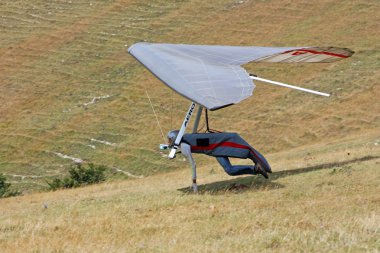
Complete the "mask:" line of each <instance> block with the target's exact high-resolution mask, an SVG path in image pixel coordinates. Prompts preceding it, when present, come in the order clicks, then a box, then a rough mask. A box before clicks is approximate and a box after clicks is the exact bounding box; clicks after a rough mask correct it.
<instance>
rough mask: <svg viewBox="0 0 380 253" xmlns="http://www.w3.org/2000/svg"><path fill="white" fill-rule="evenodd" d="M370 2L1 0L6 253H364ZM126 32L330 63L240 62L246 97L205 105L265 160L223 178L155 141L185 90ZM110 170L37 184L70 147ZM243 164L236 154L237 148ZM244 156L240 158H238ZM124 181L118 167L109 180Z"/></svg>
mask: <svg viewBox="0 0 380 253" xmlns="http://www.w3.org/2000/svg"><path fill="white" fill-rule="evenodd" d="M378 13H380V4H379V3H378V1H375V0H372V1H364V0H353V1H333V0H322V1H300V0H297V1H290V0H284V1H279V0H263V1H245V0H242V1H236V0H218V1H200V0H187V1H163V0H154V1H137V0H136V1H133V0H109V1H100V0H94V1H68V0H59V1H43V0H34V1H21V0H13V1H9V0H5V1H1V3H0V27H1V33H0V41H1V43H0V55H1V60H0V77H1V78H0V99H1V104H0V143H1V144H0V173H3V174H4V175H5V176H6V177H7V179H8V180H9V181H10V182H11V183H12V186H13V187H14V188H16V189H18V190H22V191H23V192H24V196H20V197H15V198H7V199H0V248H1V249H2V251H5V252H15V251H22V252H25V251H32V252H34V251H35V252H52V251H53V252H54V251H57V252H61V251H62V252H66V251H68V252H78V251H86V252H89V251H91V252H104V251H106V250H107V251H110V252H126V251H127V252H129V251H130V252H146V251H148V252H151V251H153V252H160V251H161V252H179V251H182V252H189V251H192V250H196V251H201V252H221V251H225V252H232V251H234V252H235V251H236V252H254V251H275V252H278V251H285V252H286V251H292V252H294V251H306V252H311V251H313V252H321V251H329V252H330V251H331V252H349V251H351V252H358V251H363V252H364V251H366V252H372V251H373V252H376V251H380V248H379V246H378V245H379V239H378V238H379V231H378V228H379V226H380V218H379V214H378V211H377V210H378V209H379V197H378V192H379V190H380V189H379V182H380V180H379V179H380V178H379V177H380V173H379V168H380V166H379V162H380V161H379V157H380V145H379V143H380V102H379V99H378V98H379V97H380V92H379V89H378V86H379V78H380V71H379V67H380V63H379V62H380V61H379V59H380V46H379V43H378V41H379V37H380V34H379V31H380V29H379V28H380V27H379V22H378V21H379V14H378ZM139 41H149V42H167V43H187V44H210V45H213V44H218V45H244V46H249V45H255V46H338V47H348V48H350V49H352V50H354V51H355V52H356V53H355V54H354V55H353V57H351V58H350V59H347V60H344V61H340V62H336V63H332V64H253V63H252V64H247V66H246V68H247V69H248V70H249V71H250V72H251V73H255V74H258V75H259V76H262V77H265V78H269V79H273V80H278V81H283V82H287V83H290V84H294V85H300V86H304V87H307V88H311V89H318V90H321V91H324V92H328V93H331V94H332V96H331V97H330V98H323V97H317V96H312V95H310V94H304V93H300V92H296V91H292V90H288V89H283V88H278V87H273V86H268V85H265V84H260V83H257V87H256V90H255V94H254V96H253V97H252V98H251V99H248V100H245V101H244V102H243V103H241V104H239V105H236V106H232V107H229V108H226V109H223V110H220V111H216V112H212V113H211V114H210V122H211V126H212V127H213V128H215V129H220V130H224V131H236V132H239V133H241V135H242V136H243V137H244V138H245V139H246V140H247V141H248V142H249V143H250V144H252V146H254V147H255V148H257V149H258V150H259V151H261V152H262V153H263V154H264V155H265V156H266V157H267V158H268V160H269V162H270V163H271V165H272V167H273V170H274V173H273V174H272V175H271V177H270V179H269V180H264V179H262V178H260V177H237V178H231V177H228V176H227V175H225V174H224V172H222V170H221V168H219V167H218V165H217V164H216V163H215V161H214V159H208V158H207V157H201V156H197V157H196V160H197V163H198V166H199V182H200V184H201V186H200V190H201V191H200V194H199V195H194V194H191V193H190V192H189V191H188V188H187V185H188V184H189V179H190V173H189V171H188V168H187V166H188V165H187V163H186V162H185V161H183V160H182V159H176V160H174V161H168V160H167V159H166V158H165V157H163V156H162V154H161V153H160V152H159V151H158V147H157V146H158V145H157V144H158V143H161V142H162V141H163V140H162V137H161V134H160V131H159V129H158V127H157V124H156V121H155V117H154V115H153V113H152V109H151V106H150V104H149V101H148V98H147V95H146V91H148V93H149V96H150V97H151V99H152V102H153V106H154V108H155V110H156V112H157V114H158V117H159V121H160V123H161V125H162V127H163V130H164V132H166V131H168V130H171V129H174V128H178V127H179V125H180V124H181V122H182V119H183V115H184V113H185V111H186V109H187V107H188V104H189V102H188V101H186V100H185V99H183V98H181V97H180V96H178V95H176V94H174V93H173V92H172V91H171V90H169V89H168V88H166V87H165V86H164V85H163V84H161V83H160V82H159V81H158V80H157V79H156V78H155V77H153V76H152V75H151V74H150V73H149V72H148V71H147V70H145V69H144V68H143V67H142V66H141V65H140V64H139V63H137V62H136V61H135V60H134V59H133V58H132V57H131V56H129V55H128V54H127V48H128V47H129V46H130V45H132V44H133V43H136V42H139ZM76 159H78V160H79V159H80V160H84V161H85V162H92V163H95V164H98V165H106V166H107V167H108V168H109V170H108V172H107V173H108V177H109V178H110V180H109V181H108V182H107V183H104V184H101V185H96V186H89V187H85V188H80V189H73V190H65V191H57V192H42V193H41V192H40V193H36V192H38V191H44V190H46V187H47V184H46V180H50V179H51V178H54V177H60V176H62V175H65V174H66V173H67V171H68V168H69V167H70V166H71V165H72V163H73V160H76ZM238 162H242V161H238ZM243 162H244V161H243ZM121 179H130V180H121Z"/></svg>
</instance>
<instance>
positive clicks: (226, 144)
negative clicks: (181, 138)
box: [191, 141, 266, 165]
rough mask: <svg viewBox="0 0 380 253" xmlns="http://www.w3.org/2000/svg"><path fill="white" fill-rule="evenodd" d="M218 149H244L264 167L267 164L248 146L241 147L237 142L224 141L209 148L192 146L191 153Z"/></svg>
mask: <svg viewBox="0 0 380 253" xmlns="http://www.w3.org/2000/svg"><path fill="white" fill-rule="evenodd" d="M217 147H232V148H242V149H248V150H249V152H251V153H252V155H254V156H255V157H256V158H257V159H258V160H259V161H260V162H261V163H262V164H263V165H264V164H266V163H264V162H263V161H262V160H261V159H260V157H259V156H258V155H257V154H256V153H255V152H254V151H253V150H252V149H251V148H250V147H248V146H245V145H241V144H238V143H235V142H230V141H224V142H219V143H213V144H210V145H208V146H191V151H199V150H213V149H216V148H217Z"/></svg>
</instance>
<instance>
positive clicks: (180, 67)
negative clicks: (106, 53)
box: [128, 42, 352, 110]
mask: <svg viewBox="0 0 380 253" xmlns="http://www.w3.org/2000/svg"><path fill="white" fill-rule="evenodd" d="M128 51H129V53H130V54H132V55H133V56H134V57H135V58H136V59H137V60H138V61H140V62H141V63H142V64H143V65H144V66H145V67H146V68H148V69H149V70H150V71H151V72H152V73H153V74H154V75H156V76H157V77H158V78H159V79H160V80H161V81H162V82H164V83H165V84H166V85H167V86H169V87H170V88H172V89H173V90H174V91H176V92H177V93H179V94H181V95H182V96H184V97H186V98H188V99H189V100H191V101H194V102H195V103H197V104H199V105H202V106H204V107H206V108H207V109H209V110H217V109H219V108H222V107H225V106H228V105H231V104H237V103H239V102H240V101H242V100H244V99H246V98H247V97H250V96H251V95H252V93H253V90H254V88H255V85H254V83H253V82H252V80H251V78H250V76H249V74H248V73H247V72H246V71H245V69H244V68H242V67H241V66H240V65H242V64H245V63H248V62H332V61H335V60H339V59H342V58H346V57H349V56H350V53H351V54H352V52H351V51H349V50H347V49H339V48H316V47H237V46H204V45H185V44H154V43H145V42H142V43H136V44H134V45H132V46H131V47H130V48H129V49H128Z"/></svg>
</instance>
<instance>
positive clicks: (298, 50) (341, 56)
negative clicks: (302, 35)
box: [282, 49, 349, 58]
mask: <svg viewBox="0 0 380 253" xmlns="http://www.w3.org/2000/svg"><path fill="white" fill-rule="evenodd" d="M291 52H295V53H297V52H305V53H312V54H325V55H330V56H335V57H340V58H348V57H349V56H347V55H343V54H335V53H331V52H318V51H315V50H310V49H297V50H290V51H286V52H283V53H282V54H287V53H291Z"/></svg>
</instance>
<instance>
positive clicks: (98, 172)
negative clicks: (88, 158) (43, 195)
mask: <svg viewBox="0 0 380 253" xmlns="http://www.w3.org/2000/svg"><path fill="white" fill-rule="evenodd" d="M105 170H106V167H105V166H102V165H100V166H95V165H94V164H92V163H90V164H89V165H88V168H85V167H83V166H82V165H81V164H77V165H75V166H73V167H71V168H70V170H69V177H65V178H63V179H59V178H55V179H54V180H53V181H51V182H47V183H48V185H49V188H50V190H53V191H55V190H57V189H62V188H74V187H79V186H82V185H89V184H96V183H100V182H103V181H104V180H105V179H106V177H105V175H104V171H105Z"/></svg>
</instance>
